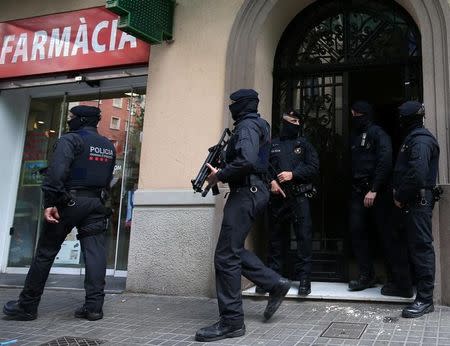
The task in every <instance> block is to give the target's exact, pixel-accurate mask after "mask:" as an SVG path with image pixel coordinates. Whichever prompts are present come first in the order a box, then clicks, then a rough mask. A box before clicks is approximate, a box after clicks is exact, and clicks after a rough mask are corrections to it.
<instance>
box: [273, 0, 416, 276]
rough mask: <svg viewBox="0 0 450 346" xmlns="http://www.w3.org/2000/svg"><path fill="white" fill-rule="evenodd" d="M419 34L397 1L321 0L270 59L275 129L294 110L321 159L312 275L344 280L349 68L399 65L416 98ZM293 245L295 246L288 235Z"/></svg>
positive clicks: (406, 90)
mask: <svg viewBox="0 0 450 346" xmlns="http://www.w3.org/2000/svg"><path fill="white" fill-rule="evenodd" d="M420 40H421V38H420V32H419V30H418V28H417V26H416V25H415V23H414V22H413V20H412V19H411V17H410V16H409V15H408V14H407V13H406V11H405V10H404V9H403V8H401V7H400V6H399V5H398V4H397V3H396V2H395V1H394V0H377V1H374V0H372V1H370V0H318V1H316V2H315V3H313V4H312V5H310V6H309V7H307V8H306V9H305V10H304V11H302V12H301V13H300V14H299V15H297V16H296V17H295V18H294V20H293V21H292V22H291V23H290V24H289V26H288V27H287V29H286V30H285V32H284V33H283V36H282V38H281V40H280V43H279V45H278V48H277V52H276V56H275V63H274V99H273V113H272V124H273V131H274V135H276V133H277V132H278V125H279V119H280V114H281V113H282V112H283V111H285V110H287V109H289V108H294V109H297V110H299V111H300V112H301V113H302V114H303V115H304V125H303V135H304V136H306V137H307V138H308V139H309V140H310V141H311V142H312V143H313V144H314V145H315V147H316V148H317V150H318V152H319V155H320V159H321V175H320V179H319V181H318V182H317V185H318V187H319V196H318V198H317V199H316V200H314V201H313V202H312V210H313V211H312V212H313V229H314V234H313V262H314V263H313V279H316V280H333V281H344V280H346V279H347V265H346V261H345V257H346V254H345V248H346V246H345V244H348V243H349V239H346V238H347V236H348V231H347V229H348V227H347V222H348V221H347V205H346V203H347V200H348V198H347V197H346V196H347V193H348V191H347V189H346V187H347V186H348V179H349V152H348V144H347V143H348V134H349V103H350V95H349V94H350V93H351V90H350V89H349V88H351V87H349V80H350V74H351V73H352V71H365V70H368V69H383V67H386V66H390V67H393V66H394V67H395V68H397V67H398V69H400V70H401V71H402V76H403V83H404V87H403V90H404V92H403V98H404V99H414V98H420V96H421V95H422V79H421V78H422V77H421V76H422V72H421V43H420ZM380 87H382V85H380ZM290 244H291V246H290V248H291V250H292V251H295V248H296V242H295V237H294V236H293V235H291V241H290ZM293 258H295V256H293V255H289V259H293ZM290 267H291V268H290V270H289V272H290V273H289V274H292V272H293V269H292V268H293V265H292V264H291V266H290Z"/></svg>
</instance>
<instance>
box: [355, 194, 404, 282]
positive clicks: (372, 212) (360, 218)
mask: <svg viewBox="0 0 450 346" xmlns="http://www.w3.org/2000/svg"><path fill="white" fill-rule="evenodd" d="M365 195H366V193H365V192H363V191H357V190H355V189H353V190H352V198H351V206H350V231H351V237H352V248H353V253H354V254H355V257H356V261H357V263H358V269H359V274H360V275H364V276H369V277H371V276H373V275H374V268H373V258H372V257H373V256H372V253H371V247H370V230H371V225H373V226H374V227H375V229H376V232H377V233H378V236H379V238H380V240H381V244H382V251H383V253H384V259H385V261H384V262H385V265H386V269H387V272H388V273H387V274H388V279H389V280H391V279H393V278H392V275H395V274H394V273H396V272H397V271H393V264H394V263H393V262H394V251H398V248H395V247H394V246H393V239H394V238H393V229H394V228H393V227H394V225H393V221H392V215H393V214H392V213H393V208H394V206H393V199H392V195H391V194H390V193H388V192H387V191H380V192H378V193H377V196H376V198H375V202H374V205H373V206H372V207H370V208H366V207H364V197H365ZM397 245H398V246H400V247H401V246H403V247H405V245H404V244H397ZM405 248H406V247H405ZM404 255H405V256H406V254H404ZM397 261H400V257H398V256H397ZM394 280H395V281H399V280H398V279H396V278H394Z"/></svg>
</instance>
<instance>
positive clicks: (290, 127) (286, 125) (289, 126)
mask: <svg viewBox="0 0 450 346" xmlns="http://www.w3.org/2000/svg"><path fill="white" fill-rule="evenodd" d="M299 130H300V125H295V124H293V123H290V122H289V121H287V120H285V119H283V120H282V121H281V130H280V138H286V139H295V138H297V137H298V131H299Z"/></svg>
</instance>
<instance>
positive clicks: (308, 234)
mask: <svg viewBox="0 0 450 346" xmlns="http://www.w3.org/2000/svg"><path fill="white" fill-rule="evenodd" d="M291 224H292V227H293V229H294V233H295V237H296V239H297V252H296V260H295V279H296V280H302V279H309V277H310V275H311V259H312V221H311V212H310V206H309V199H308V198H306V197H304V196H298V197H295V198H294V200H289V199H285V198H280V197H278V196H273V197H271V200H270V203H269V256H268V259H267V265H268V266H269V268H272V269H273V270H274V271H276V272H277V273H280V274H281V273H282V270H283V259H284V258H286V256H285V251H286V250H287V249H288V246H289V242H290V229H291Z"/></svg>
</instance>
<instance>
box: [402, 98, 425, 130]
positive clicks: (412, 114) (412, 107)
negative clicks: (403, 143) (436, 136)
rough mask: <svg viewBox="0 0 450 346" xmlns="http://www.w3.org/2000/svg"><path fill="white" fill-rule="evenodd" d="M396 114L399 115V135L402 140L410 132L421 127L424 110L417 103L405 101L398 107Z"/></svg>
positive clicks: (420, 104) (421, 105)
mask: <svg viewBox="0 0 450 346" xmlns="http://www.w3.org/2000/svg"><path fill="white" fill-rule="evenodd" d="M398 112H399V115H400V118H399V125H400V134H401V136H402V137H403V138H404V137H406V136H407V135H408V134H409V133H410V132H411V131H412V130H415V129H417V128H421V127H423V117H424V116H425V108H424V106H423V104H422V103H420V102H417V101H407V102H405V103H403V104H402V105H401V106H400V107H398Z"/></svg>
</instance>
